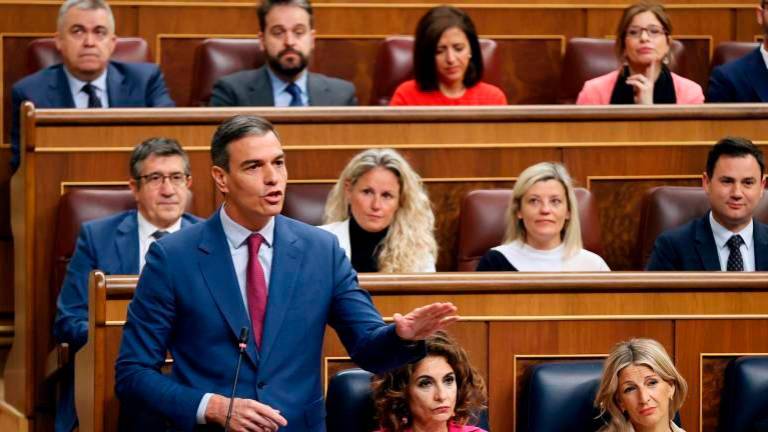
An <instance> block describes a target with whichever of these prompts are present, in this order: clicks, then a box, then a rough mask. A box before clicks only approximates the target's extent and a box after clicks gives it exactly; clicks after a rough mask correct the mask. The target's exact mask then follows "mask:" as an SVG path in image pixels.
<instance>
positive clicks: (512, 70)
mask: <svg viewBox="0 0 768 432" xmlns="http://www.w3.org/2000/svg"><path fill="white" fill-rule="evenodd" d="M496 42H497V43H498V48H497V53H496V56H497V57H498V58H500V59H502V63H501V64H502V74H501V75H502V78H503V79H502V85H501V87H502V90H504V93H506V95H507V101H508V102H509V104H510V105H515V104H554V103H556V102H557V92H558V86H559V83H560V69H561V56H562V54H561V53H562V50H563V48H564V44H565V41H564V39H561V38H548V39H533V38H531V39H503V38H498V39H496Z"/></svg>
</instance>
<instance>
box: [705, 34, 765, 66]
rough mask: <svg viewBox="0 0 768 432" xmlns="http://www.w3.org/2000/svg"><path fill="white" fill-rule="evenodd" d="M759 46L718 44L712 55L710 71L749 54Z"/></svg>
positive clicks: (743, 43) (753, 44)
mask: <svg viewBox="0 0 768 432" xmlns="http://www.w3.org/2000/svg"><path fill="white" fill-rule="evenodd" d="M759 46H760V43H759V42H732V41H729V42H720V43H719V44H717V48H715V53H714V54H713V55H712V63H711V65H710V69H714V68H716V67H718V66H720V65H722V64H726V63H730V62H732V61H734V60H738V59H740V58H741V57H744V56H745V55H747V54H749V53H750V52H752V51H754V50H756V49H757V47H759Z"/></svg>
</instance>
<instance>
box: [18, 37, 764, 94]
mask: <svg viewBox="0 0 768 432" xmlns="http://www.w3.org/2000/svg"><path fill="white" fill-rule="evenodd" d="M613 45H614V42H613V40H610V39H593V38H572V39H570V40H569V41H568V45H567V48H566V52H565V57H564V59H563V71H567V73H562V74H561V82H560V91H559V96H558V101H559V102H560V103H563V104H572V103H574V102H575V101H576V97H577V96H578V93H579V91H580V90H581V87H582V85H583V84H584V82H585V81H587V80H589V79H591V78H595V77H597V76H600V75H603V74H605V73H608V72H610V71H612V70H615V69H617V68H618V66H619V64H618V60H617V59H616V55H615V53H614V50H613ZM480 46H481V49H482V51H483V63H484V66H485V70H486V73H485V80H486V81H488V82H489V83H491V84H495V85H497V86H502V77H503V73H504V71H503V67H502V59H501V58H500V56H499V55H497V51H498V50H497V47H498V46H497V43H496V42H495V41H494V40H491V39H481V40H480ZM757 46H758V43H757V42H755V43H746V42H724V43H721V44H720V45H718V47H717V49H716V50H715V54H714V57H713V59H712V64H711V67H715V66H718V65H720V64H723V63H726V62H729V61H732V60H735V59H737V58H739V57H741V56H743V55H746V54H747V53H748V52H749V51H751V50H753V49H755V48H757ZM412 53H413V38H412V37H410V36H393V37H388V38H386V39H385V40H384V41H382V43H381V45H380V47H379V52H378V54H377V60H376V67H375V68H374V71H375V72H374V76H373V85H372V91H371V99H370V101H369V104H370V105H387V104H389V100H390V98H391V96H392V94H393V93H394V91H395V89H396V88H397V86H398V85H399V84H400V83H402V82H403V81H405V80H407V79H410V78H412V75H413V59H412ZM672 54H673V58H674V61H673V62H672V64H671V69H672V70H673V71H674V72H677V73H678V74H680V75H683V76H686V75H688V72H691V71H686V70H684V69H685V64H686V62H685V61H684V59H685V47H684V46H683V44H682V43H680V41H677V40H675V41H673V43H672ZM27 58H28V61H27V63H28V73H33V72H35V71H37V70H39V69H41V68H44V67H47V66H50V65H53V64H56V63H59V62H61V56H60V54H59V52H58V51H57V50H56V47H55V44H54V41H53V39H50V38H46V39H36V40H34V41H32V42H31V43H30V45H29V49H28V57H27ZM112 58H113V59H115V60H119V61H124V62H142V61H149V49H148V46H147V43H146V41H145V40H144V39H141V38H133V37H131V38H118V41H117V45H116V47H115V52H114V54H113V56H112ZM264 61H265V60H264V52H263V48H262V46H261V43H260V42H259V40H258V39H206V40H204V41H203V42H202V43H201V44H200V45H199V46H198V47H197V49H196V51H195V62H194V66H193V75H192V76H193V78H192V95H191V99H190V101H189V104H190V105H191V106H207V105H208V102H209V101H210V98H211V92H212V90H213V85H214V83H215V82H216V81H217V80H218V79H219V78H221V77H223V76H226V75H229V74H231V73H234V72H237V71H241V70H245V69H255V68H257V67H260V66H261V65H263V64H264Z"/></svg>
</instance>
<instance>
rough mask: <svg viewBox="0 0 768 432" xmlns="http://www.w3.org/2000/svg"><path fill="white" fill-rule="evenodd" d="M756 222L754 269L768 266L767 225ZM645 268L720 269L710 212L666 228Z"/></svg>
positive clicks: (676, 269)
mask: <svg viewBox="0 0 768 432" xmlns="http://www.w3.org/2000/svg"><path fill="white" fill-rule="evenodd" d="M753 223H754V231H753V232H754V234H753V236H754V239H755V242H754V244H755V269H756V270H757V271H766V270H768V225H765V224H763V223H760V222H758V221H757V219H754V220H753ZM646 270H671V271H678V270H692V271H720V270H721V268H720V258H718V255H717V246H716V245H715V236H714V234H712V227H711V225H710V224H709V212H707V214H706V215H704V217H702V218H699V219H694V220H692V221H691V222H688V223H687V224H685V225H682V226H680V227H677V228H674V229H671V230H668V231H665V232H663V233H662V234H661V235H660V236H659V237H658V238H657V239H656V243H655V244H654V245H653V252H651V258H650V260H649V261H648V265H647V266H646Z"/></svg>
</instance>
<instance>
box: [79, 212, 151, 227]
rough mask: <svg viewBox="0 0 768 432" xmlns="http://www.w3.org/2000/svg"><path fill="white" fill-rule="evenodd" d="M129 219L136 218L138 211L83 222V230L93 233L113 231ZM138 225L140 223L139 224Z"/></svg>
mask: <svg viewBox="0 0 768 432" xmlns="http://www.w3.org/2000/svg"><path fill="white" fill-rule="evenodd" d="M127 218H134V219H135V218H136V210H126V211H122V212H118V213H115V214H111V215H109V216H104V217H100V218H98V219H92V220H89V221H87V222H83V228H85V229H88V230H93V231H98V230H102V229H110V230H111V229H113V228H114V227H116V226H118V225H120V224H121V223H123V221H125V219H127ZM137 223H138V222H137Z"/></svg>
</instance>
